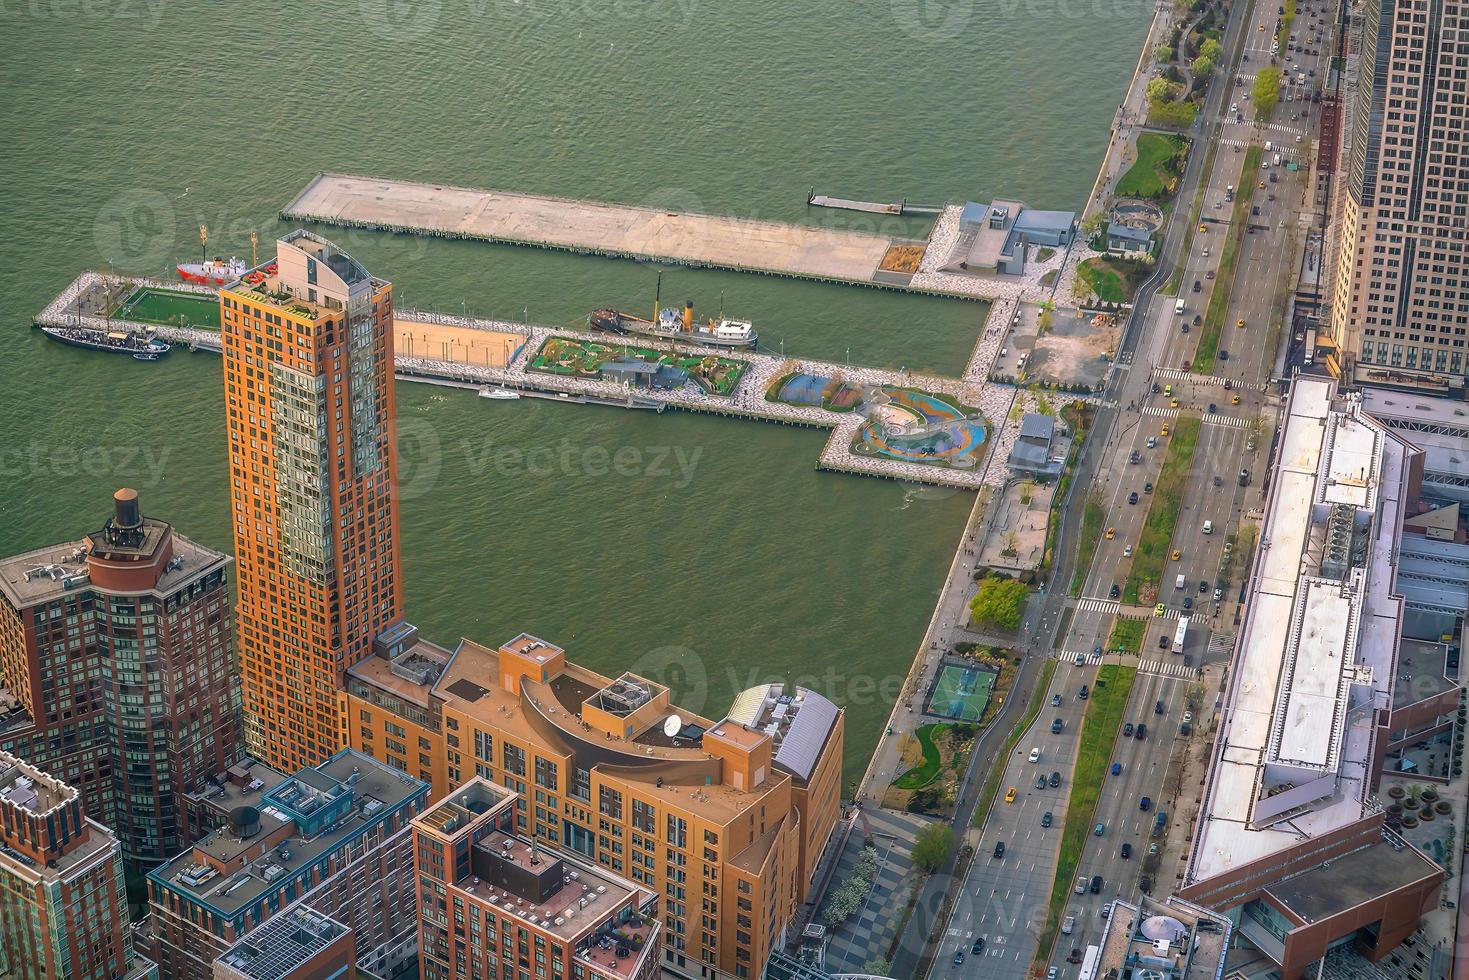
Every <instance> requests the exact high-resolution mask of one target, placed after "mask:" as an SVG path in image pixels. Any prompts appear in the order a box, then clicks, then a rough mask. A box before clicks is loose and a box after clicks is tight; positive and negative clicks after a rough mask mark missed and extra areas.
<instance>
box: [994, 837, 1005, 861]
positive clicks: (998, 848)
mask: <svg viewBox="0 0 1469 980" xmlns="http://www.w3.org/2000/svg"><path fill="white" fill-rule="evenodd" d="M1004 856H1005V842H1004V841H1002V840H1000V841H995V857H997V858H1002V857H1004Z"/></svg>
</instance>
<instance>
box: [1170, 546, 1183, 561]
mask: <svg viewBox="0 0 1469 980" xmlns="http://www.w3.org/2000/svg"><path fill="white" fill-rule="evenodd" d="M1182 557H1183V552H1182V551H1179V550H1178V549H1177V548H1174V549H1173V555H1172V558H1173V560H1174V561H1178V560H1179V559H1180V558H1182Z"/></svg>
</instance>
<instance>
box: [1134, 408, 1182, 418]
mask: <svg viewBox="0 0 1469 980" xmlns="http://www.w3.org/2000/svg"><path fill="white" fill-rule="evenodd" d="M1142 414H1144V415H1157V416H1161V417H1162V418H1165V419H1176V418H1178V409H1176V408H1162V407H1161V406H1158V405H1144V406H1143V407H1142Z"/></svg>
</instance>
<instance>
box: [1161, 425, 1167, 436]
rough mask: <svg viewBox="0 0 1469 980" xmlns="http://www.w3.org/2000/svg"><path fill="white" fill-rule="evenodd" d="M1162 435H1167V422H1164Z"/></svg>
mask: <svg viewBox="0 0 1469 980" xmlns="http://www.w3.org/2000/svg"><path fill="white" fill-rule="evenodd" d="M1162 434H1163V435H1165V436H1166V435H1167V434H1168V423H1167V422H1164V423H1163V433H1162Z"/></svg>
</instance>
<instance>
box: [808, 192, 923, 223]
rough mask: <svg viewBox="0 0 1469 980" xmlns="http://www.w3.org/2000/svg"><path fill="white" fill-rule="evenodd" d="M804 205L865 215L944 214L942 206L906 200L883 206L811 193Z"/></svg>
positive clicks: (877, 203)
mask: <svg viewBox="0 0 1469 980" xmlns="http://www.w3.org/2000/svg"><path fill="white" fill-rule="evenodd" d="M806 205H807V206H808V207H813V208H833V209H835V210H837V211H863V212H866V213H867V214H891V215H926V216H929V217H938V216H939V215H941V214H943V213H944V209H943V206H942V205H937V204H909V203H908V202H907V201H906V200H903V201H894V202H893V203H891V204H883V203H881V202H878V201H852V200H849V199H847V198H845V197H831V196H829V195H827V194H818V193H816V192H815V191H812V192H811V193H810V194H808V195H807V196H806Z"/></svg>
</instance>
